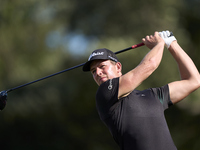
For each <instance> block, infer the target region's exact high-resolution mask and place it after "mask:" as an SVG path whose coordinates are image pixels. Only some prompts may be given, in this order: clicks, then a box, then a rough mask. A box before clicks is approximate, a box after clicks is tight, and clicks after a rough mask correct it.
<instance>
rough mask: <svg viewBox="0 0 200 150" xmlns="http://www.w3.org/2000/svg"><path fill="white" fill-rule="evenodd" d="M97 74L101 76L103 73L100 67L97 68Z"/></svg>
mask: <svg viewBox="0 0 200 150" xmlns="http://www.w3.org/2000/svg"><path fill="white" fill-rule="evenodd" d="M96 74H97V75H98V76H100V75H101V74H102V70H101V69H100V68H97V69H96Z"/></svg>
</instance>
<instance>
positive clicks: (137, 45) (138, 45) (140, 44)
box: [115, 43, 144, 54]
mask: <svg viewBox="0 0 200 150" xmlns="http://www.w3.org/2000/svg"><path fill="white" fill-rule="evenodd" d="M143 45H144V43H139V44H135V45H133V46H131V47H128V48H125V49H123V50H120V51H117V52H115V54H119V53H122V52H125V51H127V50H130V49H134V48H138V47H140V46H143Z"/></svg>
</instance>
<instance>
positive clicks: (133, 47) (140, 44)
mask: <svg viewBox="0 0 200 150" xmlns="http://www.w3.org/2000/svg"><path fill="white" fill-rule="evenodd" d="M143 45H144V43H139V44H136V45H133V46H131V47H128V48H126V49H123V50H120V51H117V52H115V54H119V53H122V52H125V51H127V50H130V49H135V48H137V47H140V46H143ZM84 64H85V63H82V64H79V65H77V66H74V67H71V68H68V69H65V70H63V71H60V72H57V73H54V74H51V75H49V76H46V77H43V78H40V79H38V80H35V81H32V82H29V83H26V84H23V85H20V86H17V87H14V88H11V89H9V90H6V92H7V93H8V92H11V91H14V90H16V89H19V88H22V87H24V86H27V85H30V84H33V83H36V82H38V81H41V80H44V79H47V78H50V77H53V76H56V75H58V74H61V73H64V72H66V71H69V70H72V69H75V68H79V67H81V66H83V65H84Z"/></svg>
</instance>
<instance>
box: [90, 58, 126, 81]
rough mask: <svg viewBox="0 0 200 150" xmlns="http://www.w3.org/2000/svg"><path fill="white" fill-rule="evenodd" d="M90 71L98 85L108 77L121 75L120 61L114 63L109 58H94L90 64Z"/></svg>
mask: <svg viewBox="0 0 200 150" xmlns="http://www.w3.org/2000/svg"><path fill="white" fill-rule="evenodd" d="M90 71H91V73H92V75H93V78H94V80H95V82H96V83H97V84H98V85H101V84H102V83H103V82H105V81H107V80H108V79H112V78H116V77H120V76H121V75H122V74H121V63H120V62H116V63H114V62H112V61H110V60H94V61H93V62H92V63H91V65H90Z"/></svg>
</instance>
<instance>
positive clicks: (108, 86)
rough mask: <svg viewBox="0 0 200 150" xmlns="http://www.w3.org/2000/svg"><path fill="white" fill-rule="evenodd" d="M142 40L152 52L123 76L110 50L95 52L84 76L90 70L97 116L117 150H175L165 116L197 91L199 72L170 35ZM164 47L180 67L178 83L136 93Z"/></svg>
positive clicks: (160, 33) (152, 70)
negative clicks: (95, 84) (96, 85)
mask: <svg viewBox="0 0 200 150" xmlns="http://www.w3.org/2000/svg"><path fill="white" fill-rule="evenodd" d="M142 41H143V43H144V44H145V45H146V46H147V47H148V48H149V49H150V51H149V52H148V53H147V55H146V56H145V57H144V58H143V60H142V61H141V62H140V64H139V65H138V66H136V67H135V68H134V69H132V70H131V71H129V72H127V73H126V74H124V75H122V72H121V70H122V65H121V63H120V62H119V61H118V59H117V57H116V56H115V54H114V53H113V52H111V51H110V50H108V49H97V50H95V51H93V52H92V54H91V55H90V57H89V60H88V62H87V63H85V65H84V66H83V71H91V73H92V76H93V78H94V80H95V82H96V83H97V84H98V85H99V88H98V91H97V94H96V107H97V110H98V113H99V116H100V118H101V120H102V121H103V122H104V123H105V125H106V126H107V127H108V128H109V130H110V132H111V134H112V136H113V138H114V140H115V141H116V142H117V144H118V145H119V147H120V149H121V150H177V148H176V146H175V144H174V142H173V140H172V137H171V135H170V132H169V129H168V126H167V123H166V120H165V116H164V111H165V110H166V109H167V108H169V107H170V106H172V105H173V104H176V103H177V102H179V101H181V100H182V99H184V98H185V97H186V96H188V95H189V94H190V93H192V92H193V91H194V90H196V89H198V88H199V86H200V78H199V72H198V70H197V68H196V67H195V65H194V63H193V61H192V60H191V59H190V57H189V56H188V55H187V54H186V53H185V52H184V50H183V49H182V48H181V47H180V46H179V44H178V43H177V40H176V38H175V37H174V36H170V32H169V31H163V32H155V33H154V35H150V36H146V37H145V38H143V39H142ZM165 45H166V46H167V48H168V50H169V51H170V53H171V55H172V56H173V57H174V59H175V61H176V63H177V65H178V69H179V72H180V77H181V80H179V81H175V82H171V83H168V84H166V85H164V86H161V87H159V88H149V89H145V90H143V91H138V90H136V88H137V87H138V86H139V85H140V84H141V83H142V82H143V81H144V80H145V79H147V78H148V77H149V76H150V75H151V74H152V73H153V72H154V71H155V70H156V68H157V67H158V66H159V64H160V62H161V59H162V56H163V51H164V46H165ZM130 63H131V62H130Z"/></svg>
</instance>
